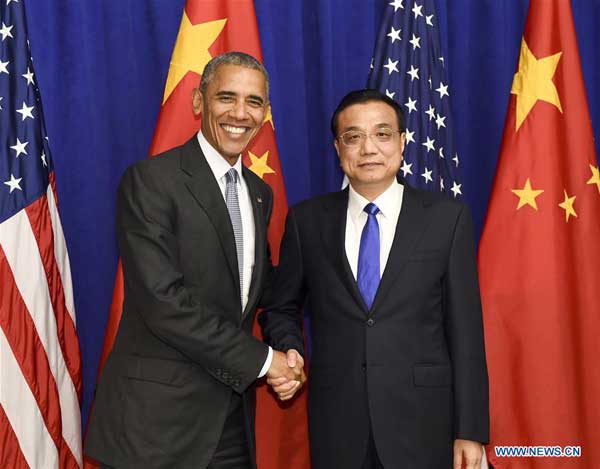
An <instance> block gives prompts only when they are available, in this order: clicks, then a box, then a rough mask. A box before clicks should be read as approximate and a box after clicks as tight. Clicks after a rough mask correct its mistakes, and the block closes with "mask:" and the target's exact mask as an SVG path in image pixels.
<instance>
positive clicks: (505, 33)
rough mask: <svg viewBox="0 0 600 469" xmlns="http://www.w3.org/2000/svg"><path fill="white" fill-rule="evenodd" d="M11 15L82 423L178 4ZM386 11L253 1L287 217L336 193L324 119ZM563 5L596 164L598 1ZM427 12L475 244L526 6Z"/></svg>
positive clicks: (338, 1) (343, 0)
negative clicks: (64, 265)
mask: <svg viewBox="0 0 600 469" xmlns="http://www.w3.org/2000/svg"><path fill="white" fill-rule="evenodd" d="M21 1H22V2H25V3H26V7H27V17H28V22H29V31H30V42H31V49H32V53H33V58H34V64H35V71H36V78H37V81H38V84H39V87H40V89H41V93H42V101H43V105H44V110H45V117H46V124H47V128H48V135H49V136H50V145H51V147H52V151H53V157H54V162H55V169H56V179H57V187H58V196H59V201H60V208H61V213H62V221H63V225H64V230H65V236H66V239H67V242H68V247H69V253H70V257H71V266H72V271H73V277H74V289H75V304H76V310H77V316H78V330H79V334H80V341H81V349H82V353H83V365H84V409H83V410H84V412H83V419H84V421H85V419H86V417H87V411H88V407H89V404H90V401H91V399H92V393H93V388H94V383H95V381H96V372H97V366H98V360H99V357H100V352H101V348H102V341H103V337H104V327H105V324H106V320H107V313H108V310H109V305H110V301H111V297H112V289H113V282H114V275H115V271H116V264H117V259H118V253H117V248H116V239H115V232H114V231H115V226H114V209H115V192H116V188H117V184H118V181H119V178H120V176H121V174H122V173H123V171H124V169H125V168H126V167H127V166H128V165H130V164H131V163H133V162H135V161H137V160H140V159H143V158H145V157H146V155H147V153H148V148H149V146H150V142H151V138H152V133H153V130H154V123H155V121H156V117H157V115H158V111H159V108H160V102H161V98H162V92H163V86H164V82H165V78H166V73H167V70H168V64H169V59H170V54H171V51H172V49H173V45H174V42H175V38H176V35H177V30H178V27H179V22H180V19H181V13H182V9H183V4H184V0H122V1H118V2H109V1H105V0H79V1H76V0H21ZM389 1H390V0H387V1H383V0H369V1H365V0H285V1H282V0H256V1H255V5H256V11H257V17H258V23H259V29H260V35H261V42H262V47H263V54H264V59H265V63H266V66H267V68H268V69H269V71H270V73H271V80H272V92H271V99H272V102H273V115H274V122H275V130H276V134H277V142H278V147H279V152H280V158H281V164H282V167H283V171H284V174H283V176H284V179H285V183H286V187H287V192H288V199H289V202H290V203H294V202H297V201H300V200H303V199H305V198H307V197H310V196H313V195H316V194H320V193H323V192H326V191H331V190H336V189H337V188H339V185H340V181H341V173H340V170H339V166H338V163H337V161H336V158H335V156H334V155H335V154H334V151H333V146H332V144H331V140H332V139H331V136H330V133H329V118H330V115H331V112H332V111H333V109H334V107H335V105H336V104H337V102H338V101H339V99H340V98H341V97H342V96H343V95H344V94H345V93H346V92H347V91H349V90H350V89H353V88H361V87H364V86H365V84H366V80H367V75H368V71H369V63H370V60H371V55H372V52H373V48H374V42H375V37H376V34H377V30H378V27H379V21H380V18H381V15H382V11H383V8H385V6H386V4H387V3H389ZM562 1H566V0H562ZM572 3H573V12H574V17H575V25H576V29H577V35H578V39H579V51H580V55H581V59H582V64H583V73H584V78H585V82H586V86H587V93H588V102H589V105H590V111H591V117H592V123H593V126H594V134H595V136H596V145H597V149H596V151H597V154H598V153H600V152H598V150H600V144H599V143H598V142H600V138H598V137H599V136H600V99H599V98H600V55H599V54H598V48H599V46H600V31H599V29H600V28H598V25H599V24H600V0H576V1H574V2H572ZM436 4H437V15H436V16H437V20H438V24H439V25H440V28H441V32H442V43H443V48H444V51H445V54H444V55H445V57H446V64H447V67H448V72H449V82H450V93H451V97H450V99H451V105H452V113H453V120H454V124H455V131H456V140H457V146H458V151H459V155H460V158H461V166H462V171H463V173H462V181H463V193H464V194H465V199H466V201H467V202H468V203H469V205H470V207H471V210H472V212H473V216H474V219H475V222H476V229H477V231H478V233H477V234H479V231H480V230H481V225H482V222H483V219H484V217H485V210H486V205H487V201H488V197H489V192H490V189H491V182H492V179H493V175H494V169H495V165H496V159H497V155H498V150H499V146H500V141H501V137H502V131H503V126H504V118H505V114H506V108H507V103H508V98H509V90H510V87H511V83H512V76H513V73H514V70H515V67H516V64H517V59H518V53H519V47H520V41H521V35H522V31H523V27H524V24H525V15H526V12H527V5H528V1H526V0H437V1H436ZM566 157H568V155H566Z"/></svg>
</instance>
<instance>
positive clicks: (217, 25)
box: [163, 11, 227, 104]
mask: <svg viewBox="0 0 600 469" xmlns="http://www.w3.org/2000/svg"><path fill="white" fill-rule="evenodd" d="M226 22H227V19H222V20H215V21H209V22H207V23H200V24H192V23H191V22H190V19H189V18H188V16H187V14H186V12H185V11H184V12H183V18H181V26H179V34H178V35H177V41H176V42H175V48H174V49H173V55H172V56H171V66H170V67H169V74H168V76H167V84H166V85H165V94H164V96H163V104H164V103H165V101H166V100H167V99H169V96H171V93H172V92H173V90H174V89H175V87H176V86H177V85H178V84H179V82H180V81H181V79H182V78H183V77H184V76H185V74H186V73H187V72H190V71H191V72H196V73H197V74H198V75H201V74H202V71H203V70H204V66H205V65H206V64H207V63H208V61H209V60H210V59H211V58H212V56H211V55H210V52H209V51H208V49H209V48H210V46H212V44H213V42H215V40H216V39H217V37H218V36H219V34H221V31H223V28H224V27H225V23H226Z"/></svg>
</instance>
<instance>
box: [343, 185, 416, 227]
mask: <svg viewBox="0 0 600 469" xmlns="http://www.w3.org/2000/svg"><path fill="white" fill-rule="evenodd" d="M349 186H350V191H349V193H348V211H349V212H350V216H351V217H352V218H353V219H354V220H356V219H357V218H358V216H359V215H360V214H361V213H362V211H363V210H364V208H365V206H366V205H367V204H368V203H369V201H368V200H367V199H366V198H364V197H363V196H362V195H360V194H359V193H358V192H356V191H355V190H354V188H353V187H352V184H349ZM403 190H404V187H403V186H402V184H400V183H399V182H398V180H397V179H395V178H394V182H392V183H391V184H390V187H388V188H387V189H386V190H385V191H384V192H383V193H381V194H380V195H379V196H378V197H377V198H376V199H375V200H374V201H373V203H374V204H375V205H377V207H378V208H379V211H380V212H381V215H383V216H384V217H386V218H387V217H389V216H390V214H392V213H394V207H397V205H398V200H400V198H401V197H402V192H403Z"/></svg>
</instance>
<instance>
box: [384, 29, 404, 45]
mask: <svg viewBox="0 0 600 469" xmlns="http://www.w3.org/2000/svg"><path fill="white" fill-rule="evenodd" d="M401 31H402V30H401V29H394V27H393V26H392V29H391V30H390V32H389V33H388V34H387V36H388V37H389V38H390V39H391V40H392V44H393V43H394V41H396V40H398V41H400V40H401V39H400V32H401Z"/></svg>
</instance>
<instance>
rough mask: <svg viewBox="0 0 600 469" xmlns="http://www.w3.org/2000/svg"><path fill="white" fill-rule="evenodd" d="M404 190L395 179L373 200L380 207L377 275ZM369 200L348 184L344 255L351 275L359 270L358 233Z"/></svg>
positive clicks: (388, 247) (384, 261) (389, 244)
mask: <svg viewBox="0 0 600 469" xmlns="http://www.w3.org/2000/svg"><path fill="white" fill-rule="evenodd" d="M403 194H404V186H402V184H400V183H399V182H398V181H397V180H396V179H394V182H393V183H392V184H391V185H390V187H388V188H387V189H386V190H385V192H383V193H382V194H381V195H380V196H379V197H377V198H376V199H375V200H374V201H373V203H374V204H375V205H377V207H378V208H379V212H378V213H377V215H376V217H377V223H378V225H379V249H380V250H379V269H380V272H379V277H380V278H381V276H382V275H383V271H384V270H385V265H386V264H387V260H388V257H389V255H390V250H391V249H392V243H393V242H394V235H395V234H396V225H397V224H398V217H399V216H400V208H401V207H402V196H403ZM368 203H369V201H368V200H367V199H365V198H364V197H363V196H362V195H360V194H359V193H358V192H356V191H355V190H354V188H353V187H352V184H350V188H349V193H348V211H347V215H346V257H347V258H348V263H349V264H350V268H351V269H352V274H353V275H354V279H356V274H357V270H358V253H359V250H360V237H361V235H362V231H363V228H364V226H365V223H367V218H368V215H367V213H366V212H365V211H364V208H365V206H366V205H367V204H368Z"/></svg>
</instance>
